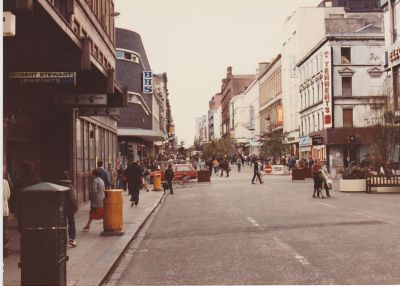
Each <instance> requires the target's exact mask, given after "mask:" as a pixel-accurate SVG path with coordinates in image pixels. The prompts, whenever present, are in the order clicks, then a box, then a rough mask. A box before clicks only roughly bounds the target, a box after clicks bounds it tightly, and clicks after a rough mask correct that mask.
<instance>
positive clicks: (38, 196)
mask: <svg viewBox="0 0 400 286" xmlns="http://www.w3.org/2000/svg"><path fill="white" fill-rule="evenodd" d="M68 190H69V189H68V188H67V187H64V186H60V185H55V184H52V183H47V182H43V183H39V184H36V185H32V186H29V187H27V188H25V189H22V190H21V191H20V192H21V193H20V194H21V196H20V200H19V206H18V211H19V212H20V216H19V219H20V222H19V223H20V227H21V242H20V243H21V262H20V263H19V267H20V268H21V285H67V267H66V266H67V265H66V262H67V260H68V256H67V225H66V214H65V207H66V204H67V196H68Z"/></svg>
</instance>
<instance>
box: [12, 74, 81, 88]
mask: <svg viewBox="0 0 400 286" xmlns="http://www.w3.org/2000/svg"><path fill="white" fill-rule="evenodd" d="M8 77H9V78H10V79H11V80H15V81H17V82H19V83H22V84H73V85H76V73H75V72H10V73H9V74H8Z"/></svg>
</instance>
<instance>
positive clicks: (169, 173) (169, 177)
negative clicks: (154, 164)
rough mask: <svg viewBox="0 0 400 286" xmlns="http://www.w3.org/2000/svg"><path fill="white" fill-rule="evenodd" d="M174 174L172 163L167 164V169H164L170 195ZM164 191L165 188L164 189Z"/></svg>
mask: <svg viewBox="0 0 400 286" xmlns="http://www.w3.org/2000/svg"><path fill="white" fill-rule="evenodd" d="M174 177H175V174H174V171H173V170H172V164H168V169H167V170H166V171H165V179H166V180H167V184H168V188H169V193H170V194H171V195H173V194H174V190H173V189H172V181H173V180H174ZM164 192H165V190H164Z"/></svg>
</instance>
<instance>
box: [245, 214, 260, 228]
mask: <svg viewBox="0 0 400 286" xmlns="http://www.w3.org/2000/svg"><path fill="white" fill-rule="evenodd" d="M246 218H247V220H248V221H249V222H251V223H252V224H254V225H255V226H256V227H259V226H260V225H259V224H258V223H257V222H256V221H255V220H254V219H253V218H251V217H249V216H248V217H246Z"/></svg>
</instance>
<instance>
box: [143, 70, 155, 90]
mask: <svg viewBox="0 0 400 286" xmlns="http://www.w3.org/2000/svg"><path fill="white" fill-rule="evenodd" d="M143 93H147V94H149V93H153V72H152V71H144V72H143Z"/></svg>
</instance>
